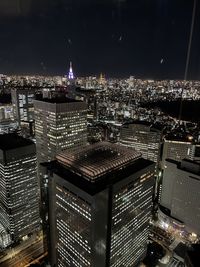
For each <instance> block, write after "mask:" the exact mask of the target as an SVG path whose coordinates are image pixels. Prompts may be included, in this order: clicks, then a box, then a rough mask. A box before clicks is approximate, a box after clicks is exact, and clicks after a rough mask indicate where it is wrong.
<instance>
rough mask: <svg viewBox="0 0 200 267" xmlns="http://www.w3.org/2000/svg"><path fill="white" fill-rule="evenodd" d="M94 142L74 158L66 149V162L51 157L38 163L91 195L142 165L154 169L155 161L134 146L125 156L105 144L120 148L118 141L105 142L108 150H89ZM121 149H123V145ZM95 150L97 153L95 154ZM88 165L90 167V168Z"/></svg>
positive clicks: (140, 167) (92, 148) (135, 170)
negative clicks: (114, 142) (47, 160)
mask: <svg viewBox="0 0 200 267" xmlns="http://www.w3.org/2000/svg"><path fill="white" fill-rule="evenodd" d="M100 144H101V145H100V147H102V146H103V145H104V146H106V144H105V143H103V144H102V143H100ZM95 145H96V144H95ZM95 145H93V146H92V145H90V146H88V151H90V152H91V153H89V154H87V149H86V151H85V150H83V153H82V154H81V157H80V158H79V159H78V158H77V155H76V156H75V158H71V154H70V155H69V154H68V153H66V155H67V154H68V155H67V156H68V157H67V159H66V160H69V162H67V163H66V164H64V161H63V160H62V161H61V162H59V161H57V160H55V161H52V162H48V163H42V164H41V165H42V166H44V167H46V168H47V169H48V170H49V171H50V173H52V172H53V173H54V174H57V175H58V176H60V177H62V178H63V179H65V180H67V181H68V182H70V183H72V184H74V185H75V186H77V187H78V188H80V189H82V190H84V191H85V192H87V193H88V194H90V195H94V194H96V193H97V192H100V191H101V190H103V189H105V188H106V187H107V186H109V185H110V184H113V183H116V182H118V181H120V180H123V179H124V178H126V177H129V176H130V175H133V174H134V173H136V172H138V171H140V170H142V169H144V168H148V167H150V170H149V171H150V172H154V169H155V168H154V167H155V166H154V165H155V163H154V162H152V161H149V160H146V159H143V158H141V157H140V154H138V153H137V157H136V155H135V154H134V150H131V149H130V154H129V155H127V157H128V159H127V158H125V156H124V155H123V154H120V155H119V154H118V155H116V152H114V153H113V155H112V152H111V151H110V149H109V147H113V150H114V147H115V149H119V150H120V149H121V147H119V146H118V145H114V144H109V145H108V146H107V148H108V150H107V151H104V152H105V154H104V152H103V151H96V152H95V151H93V150H94V147H95ZM123 150H124V148H122V151H123ZM124 151H127V149H125V150H124ZM98 153H99V155H98V156H97V154H98ZM75 154H76V153H75ZM95 154H96V155H95ZM84 155H86V159H87V160H88V161H87V160H86V161H85V160H84ZM131 155H132V156H131ZM70 158H71V159H70ZM71 162H72V163H71ZM73 162H75V166H74V165H73ZM70 164H71V165H70ZM88 164H89V167H88ZM91 166H92V167H93V168H92V169H91ZM152 180H153V179H152ZM152 182H153V181H152Z"/></svg>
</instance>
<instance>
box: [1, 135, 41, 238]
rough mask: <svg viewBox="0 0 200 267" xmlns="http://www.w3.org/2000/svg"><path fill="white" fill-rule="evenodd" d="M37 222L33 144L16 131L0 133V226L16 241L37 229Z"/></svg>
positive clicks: (36, 185)
mask: <svg viewBox="0 0 200 267" xmlns="http://www.w3.org/2000/svg"><path fill="white" fill-rule="evenodd" d="M39 223H40V219H39V187H38V182H37V178H36V149H35V144H34V143H33V142H32V141H30V140H27V139H24V138H22V137H20V136H17V135H15V134H5V135H0V224H1V227H0V228H4V229H5V231H4V232H7V233H9V234H10V236H11V240H12V242H15V240H19V239H22V238H23V237H24V236H26V235H28V234H29V233H32V232H34V231H36V230H38V227H39ZM0 240H1V238H0Z"/></svg>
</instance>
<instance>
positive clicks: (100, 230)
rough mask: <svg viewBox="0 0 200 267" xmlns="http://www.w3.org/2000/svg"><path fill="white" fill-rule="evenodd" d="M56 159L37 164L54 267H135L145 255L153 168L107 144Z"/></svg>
mask: <svg viewBox="0 0 200 267" xmlns="http://www.w3.org/2000/svg"><path fill="white" fill-rule="evenodd" d="M56 158H57V160H55V161H52V162H49V163H42V164H41V176H42V179H43V184H44V186H43V189H44V191H43V197H44V200H43V202H45V201H46V202H47V203H48V205H44V209H45V208H47V207H48V211H46V212H47V214H48V216H46V218H47V220H49V221H48V224H49V229H48V230H49V234H48V236H49V237H50V251H49V255H50V256H51V264H52V266H59V267H86V266H87V267H88V266H91V267H106V266H107V267H121V266H127V267H134V266H137V265H138V263H139V262H140V261H141V260H142V259H143V258H144V256H145V254H146V248H147V238H148V233H149V219H150V216H151V210H152V192H153V186H154V170H155V163H153V162H152V161H149V160H145V159H143V158H141V154H140V153H138V152H136V151H135V150H133V149H128V148H125V147H122V146H118V145H116V144H111V143H106V142H102V143H96V144H94V145H89V146H85V147H83V148H81V149H76V150H73V151H71V150H68V151H64V152H62V153H60V154H59V155H58V156H57V157H56ZM47 180H48V182H47ZM45 190H46V191H45ZM45 199H46V200H45Z"/></svg>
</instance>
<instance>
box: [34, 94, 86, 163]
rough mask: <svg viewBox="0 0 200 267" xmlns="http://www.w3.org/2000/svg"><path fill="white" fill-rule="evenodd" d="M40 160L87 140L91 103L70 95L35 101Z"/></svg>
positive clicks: (51, 158)
mask: <svg viewBox="0 0 200 267" xmlns="http://www.w3.org/2000/svg"><path fill="white" fill-rule="evenodd" d="M34 110H35V136H36V146H37V160H38V162H39V163H40V162H46V161H50V160H53V159H54V158H55V156H56V154H58V153H59V152H60V151H62V150H64V149H68V148H75V147H79V146H81V145H85V144H86V142H87V105H86V103H84V102H81V101H76V100H73V99H69V98H66V97H55V98H51V99H48V98H44V99H42V100H35V101H34Z"/></svg>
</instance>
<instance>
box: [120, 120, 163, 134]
mask: <svg viewBox="0 0 200 267" xmlns="http://www.w3.org/2000/svg"><path fill="white" fill-rule="evenodd" d="M137 125H138V126H141V127H146V128H149V130H150V131H156V132H159V131H162V130H163V126H161V125H160V124H158V123H152V122H149V121H140V120H130V121H127V122H125V123H124V124H123V127H131V126H137Z"/></svg>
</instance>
